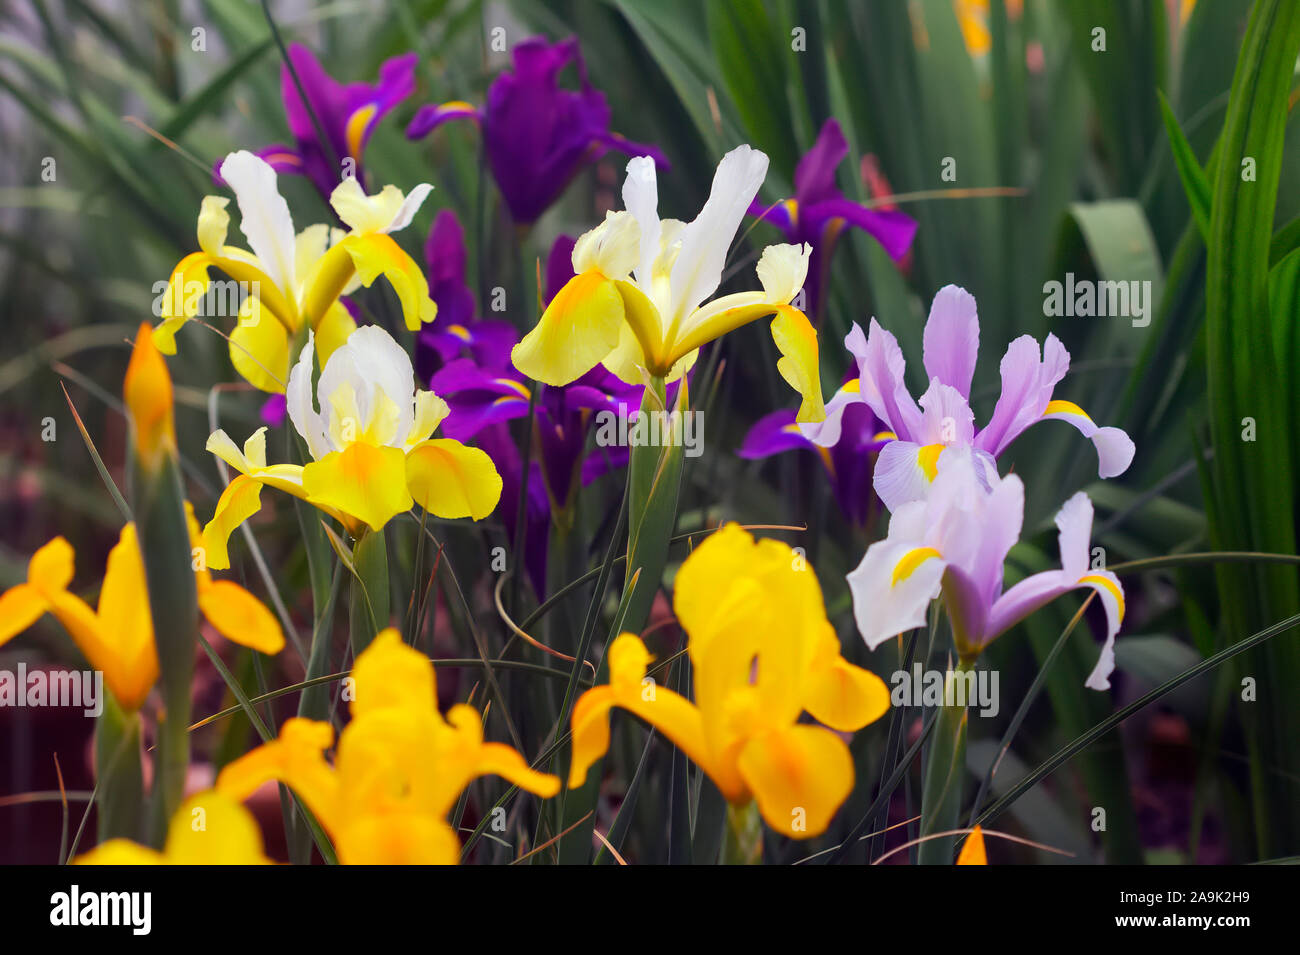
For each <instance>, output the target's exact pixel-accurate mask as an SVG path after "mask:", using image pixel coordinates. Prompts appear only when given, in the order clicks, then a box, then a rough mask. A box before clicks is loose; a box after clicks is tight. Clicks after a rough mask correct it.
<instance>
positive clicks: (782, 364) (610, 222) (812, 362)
mask: <svg viewBox="0 0 1300 955" xmlns="http://www.w3.org/2000/svg"><path fill="white" fill-rule="evenodd" d="M766 174H767V156H766V155H764V154H763V153H761V152H759V151H758V150H756V149H751V148H750V147H749V146H740V147H737V148H736V149H733V150H732V151H731V152H729V153H727V155H726V156H724V157H723V159H722V162H721V163H719V164H718V169H717V172H716V173H715V174H714V177H713V189H712V192H711V193H710V195H709V199H708V201H707V202H705V204H704V208H703V209H701V210H700V214H699V215H698V216H697V217H696V218H695V220H694V221H693V222H690V223H682V222H679V221H677V220H674V219H664V220H660V219H659V213H658V202H659V197H658V186H657V184H656V180H655V166H654V161H653V160H652V159H650V158H649V157H646V156H641V157H638V158H636V159H633V160H632V161H631V162H629V163H628V165H627V179H626V180H624V183H623V205H624V206H625V207H626V211H624V212H611V213H609V214H608V216H607V217H606V219H605V221H604V222H603V223H602V224H601V225H599V226H597V227H596V228H595V229H593V230H591V231H590V232H588V233H586V234H585V235H583V236H582V237H581V238H580V239H579V240H578V242H577V244H576V245H575V246H574V248H573V270H574V272H575V273H576V274H575V276H574V278H572V279H570V280H569V282H568V283H567V284H566V285H565V286H564V287H563V288H562V289H560V291H559V292H558V293H557V294H556V296H555V298H554V299H552V300H551V303H550V305H548V306H547V308H546V311H545V312H544V313H543V314H542V317H541V319H540V320H539V321H538V323H537V326H536V327H535V328H534V329H533V330H532V331H531V332H529V333H528V334H527V335H526V336H524V338H523V340H522V341H521V342H520V343H519V344H518V345H516V346H515V348H514V350H513V352H512V353H511V357H512V358H513V360H514V364H515V367H516V368H518V369H519V370H520V371H522V372H523V373H524V374H525V375H527V376H528V377H530V378H533V379H535V380H537V381H541V382H544V383H545V384H548V385H567V384H568V383H569V382H571V381H573V380H575V379H576V378H578V377H580V376H581V375H583V374H585V373H586V372H588V371H590V370H591V369H592V368H594V367H595V366H596V365H598V364H604V366H605V367H606V368H607V369H609V370H610V371H611V372H613V373H614V374H616V375H618V376H619V378H621V379H622V380H623V381H626V382H628V383H629V384H641V383H642V381H643V378H642V372H641V371H639V369H642V368H643V369H645V371H646V372H648V373H649V374H651V375H653V376H656V377H659V378H663V379H665V380H666V381H672V380H675V379H677V378H679V377H681V375H683V374H685V373H686V371H688V370H689V369H690V367H691V365H693V364H694V363H695V358H696V355H697V354H698V351H699V348H700V347H701V346H702V345H706V344H708V343H709V342H711V341H713V340H714V339H716V338H720V337H721V336H722V335H724V334H726V333H727V332H729V331H731V330H732V329H735V328H739V327H740V326H742V325H747V324H748V323H750V322H752V321H755V320H756V319H759V318H762V317H764V316H767V315H773V314H775V316H776V317H775V319H773V321H772V338H773V340H774V341H775V342H776V345H777V349H778V350H779V351H780V352H781V356H782V357H781V358H780V360H779V361H778V362H777V370H778V371H780V373H781V375H782V377H784V378H785V380H786V381H787V382H789V384H790V386H791V387H792V388H794V389H795V391H797V392H799V394H800V395H801V396H802V398H803V401H802V403H801V404H800V407H799V415H798V420H799V421H807V422H812V421H820V420H822V418H823V417H825V409H824V407H823V405H822V394H821V380H820V378H819V376H818V369H817V333H816V331H814V330H813V327H812V325H811V324H810V323H809V321H808V319H807V317H806V316H805V315H804V314H803V312H801V311H799V309H797V308H795V307H794V306H793V305H791V304H790V302H791V300H792V299H794V297H795V296H796V295H797V294H798V293H799V290H800V289H801V288H802V287H803V283H804V279H805V278H806V277H807V274H808V256H809V255H810V254H811V247H809V246H808V245H804V246H802V247H799V246H795V245H773V246H768V247H767V248H766V249H765V250H764V251H763V255H762V257H761V258H760V259H759V262H758V277H759V280H760V282H761V283H762V286H763V290H762V291H761V292H737V293H735V294H732V295H724V296H722V297H720V298H716V299H713V300H712V301H709V302H706V301H705V300H706V299H708V298H709V297H710V296H712V295H713V293H714V292H716V291H717V289H718V286H719V285H720V284H721V282H722V271H723V267H724V266H725V264H726V258H727V249H728V247H729V246H730V245H731V241H732V238H733V237H734V236H735V233H736V230H737V229H738V228H739V226H740V223H741V221H742V219H743V218H744V216H745V213H746V211H747V210H748V208H749V204H750V202H751V201H752V200H753V198H754V196H755V195H756V194H757V193H758V187H759V186H760V185H761V184H762V182H763V177H764V176H765V175H766Z"/></svg>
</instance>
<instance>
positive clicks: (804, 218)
mask: <svg viewBox="0 0 1300 955" xmlns="http://www.w3.org/2000/svg"><path fill="white" fill-rule="evenodd" d="M848 153H849V146H848V143H847V142H846V141H845V139H844V133H843V132H842V131H841V130H840V124H839V123H838V122H837V121H836V120H834V119H828V120H827V121H826V123H825V125H824V126H822V130H821V133H820V134H819V135H818V136H817V142H816V143H815V144H814V145H813V147H812V149H810V150H808V152H806V153H804V155H803V158H801V159H800V160H799V165H798V166H797V167H796V169H795V173H794V189H795V192H794V196H793V197H791V198H789V199H783V200H781V201H780V202H778V203H776V204H775V205H771V206H768V205H765V204H764V203H763V202H761V201H759V200H757V199H756V200H754V202H753V203H752V204H751V205H750V207H749V214H750V215H752V216H758V217H759V218H761V219H763V220H764V221H766V222H770V223H772V224H773V225H775V226H776V227H777V228H778V229H780V230H781V231H782V232H783V233H785V236H786V241H788V242H792V243H795V244H796V245H798V244H802V243H804V242H807V243H808V244H809V245H811V246H812V250H813V251H812V258H811V260H810V261H809V265H808V274H809V276H811V277H812V281H811V282H810V283H809V287H808V288H806V289H805V292H806V294H807V296H808V299H809V301H808V303H807V304H808V307H807V308H806V309H805V311H806V312H808V313H809V314H811V315H813V317H814V319H815V318H817V317H818V315H819V310H818V306H819V303H820V302H821V300H822V298H823V297H824V295H825V292H826V282H827V277H828V274H829V268H830V257H831V253H832V252H833V251H834V249H835V243H836V241H837V240H838V239H839V236H840V232H841V231H842V230H843V229H844V227H845V226H852V227H854V228H858V229H862V230H863V231H864V232H866V233H867V234H868V235H870V236H872V237H873V238H874V239H875V240H876V241H877V242H879V243H880V244H881V245H882V246H883V247H884V249H885V251H886V252H888V253H889V256H890V258H892V259H893V260H894V261H895V262H899V261H901V260H902V259H903V257H904V256H905V255H906V254H907V250H908V249H909V248H910V247H911V245H912V238H913V237H914V236H915V235H916V220H914V219H913V218H912V217H911V216H908V215H905V214H903V213H902V212H898V211H897V210H892V209H891V210H886V209H869V208H867V207H866V206H864V205H862V204H861V203H858V202H854V201H853V200H851V199H846V198H845V197H844V194H843V193H841V192H840V190H839V187H838V186H836V185H835V167H836V166H838V165H839V164H840V162H841V161H842V160H843V159H844V157H845V156H847V155H848Z"/></svg>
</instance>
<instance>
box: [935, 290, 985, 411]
mask: <svg viewBox="0 0 1300 955" xmlns="http://www.w3.org/2000/svg"><path fill="white" fill-rule="evenodd" d="M979 343H980V323H979V318H978V316H977V313H976V309H975V297H974V296H973V295H971V294H970V293H969V292H967V291H966V290H965V289H964V288H960V287H958V286H956V285H945V286H944V287H943V288H941V289H939V292H938V294H937V295H935V297H934V302H933V303H932V304H931V305H930V317H929V319H928V320H927V321H926V323H925V336H924V341H923V348H924V351H923V355H924V359H925V372H926V374H928V375H929V376H930V377H931V378H938V379H939V380H940V381H942V382H943V383H944V384H945V385H951V386H952V387H953V388H956V389H957V391H959V392H961V396H962V397H963V398H969V397H970V383H971V378H972V377H974V375H975V360H976V358H977V357H978V355H979Z"/></svg>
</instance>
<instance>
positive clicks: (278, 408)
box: [258, 395, 287, 428]
mask: <svg viewBox="0 0 1300 955" xmlns="http://www.w3.org/2000/svg"><path fill="white" fill-rule="evenodd" d="M286 408H287V405H286V403H285V397H284V395H271V396H270V397H269V398H267V399H266V401H265V402H264V403H263V404H262V409H261V411H259V412H258V414H259V415H260V416H261V419H262V420H263V421H264V422H266V423H267V424H268V425H270V426H271V427H272V428H278V427H280V425H281V424H282V423H283V421H284V414H285V410H286Z"/></svg>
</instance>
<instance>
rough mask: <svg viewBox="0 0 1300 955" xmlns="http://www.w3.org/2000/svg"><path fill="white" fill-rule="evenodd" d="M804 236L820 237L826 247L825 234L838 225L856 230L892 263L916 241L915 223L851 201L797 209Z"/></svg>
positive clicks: (824, 203) (835, 200) (841, 200)
mask: <svg viewBox="0 0 1300 955" xmlns="http://www.w3.org/2000/svg"><path fill="white" fill-rule="evenodd" d="M799 217H800V219H801V220H802V225H803V230H804V232H805V234H807V233H809V232H811V231H812V230H813V229H814V228H816V229H817V231H816V232H812V234H813V235H814V236H822V244H823V245H825V244H827V239H826V230H827V228H828V227H829V228H830V229H831V230H833V232H835V233H837V232H838V229H839V227H840V226H842V225H851V226H856V227H857V228H859V229H861V230H862V231H863V232H866V233H867V234H868V235H870V236H871V237H872V238H873V239H875V240H876V241H877V242H879V243H880V244H881V245H882V246H883V247H884V249H885V251H886V252H888V253H889V257H890V258H891V259H893V260H894V261H895V262H898V261H901V260H902V258H903V256H905V255H907V250H908V249H909V248H911V246H912V239H913V238H915V237H916V220H915V219H913V218H912V217H911V216H909V215H907V214H906V213H903V212H898V211H896V210H888V209H868V208H867V207H866V206H864V205H861V204H860V203H857V202H854V201H853V200H851V199H827V200H825V201H823V202H818V203H816V204H815V205H810V206H807V207H802V206H801V207H800V209H799Z"/></svg>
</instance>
